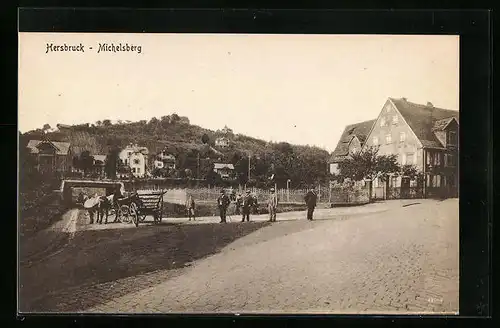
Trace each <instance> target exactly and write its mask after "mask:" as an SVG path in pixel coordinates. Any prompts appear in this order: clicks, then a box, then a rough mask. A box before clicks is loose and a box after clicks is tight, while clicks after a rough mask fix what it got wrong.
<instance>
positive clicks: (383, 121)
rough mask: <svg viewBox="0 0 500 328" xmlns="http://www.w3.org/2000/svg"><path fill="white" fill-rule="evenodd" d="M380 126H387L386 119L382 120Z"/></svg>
mask: <svg viewBox="0 0 500 328" xmlns="http://www.w3.org/2000/svg"><path fill="white" fill-rule="evenodd" d="M380 126H385V117H382V118H381V119H380Z"/></svg>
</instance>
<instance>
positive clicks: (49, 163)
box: [27, 138, 73, 173]
mask: <svg viewBox="0 0 500 328" xmlns="http://www.w3.org/2000/svg"><path fill="white" fill-rule="evenodd" d="M27 148H28V150H29V152H30V154H31V155H32V156H33V157H34V158H35V162H36V170H37V171H38V172H41V173H55V172H59V173H66V172H70V171H71V166H72V163H73V162H72V158H73V156H72V154H73V152H72V149H71V144H70V143H69V142H59V141H50V140H49V139H47V138H44V139H43V140H30V141H29V142H28V145H27Z"/></svg>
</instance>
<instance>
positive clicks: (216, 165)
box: [214, 163, 234, 170]
mask: <svg viewBox="0 0 500 328" xmlns="http://www.w3.org/2000/svg"><path fill="white" fill-rule="evenodd" d="M224 168H228V169H230V170H234V165H233V164H224V163H215V164H214V169H224Z"/></svg>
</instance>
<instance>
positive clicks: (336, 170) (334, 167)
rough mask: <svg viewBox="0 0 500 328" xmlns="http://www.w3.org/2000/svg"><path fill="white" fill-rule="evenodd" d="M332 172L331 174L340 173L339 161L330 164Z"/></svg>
mask: <svg viewBox="0 0 500 328" xmlns="http://www.w3.org/2000/svg"><path fill="white" fill-rule="evenodd" d="M330 173H331V174H338V173H339V165H338V164H337V163H331V164H330Z"/></svg>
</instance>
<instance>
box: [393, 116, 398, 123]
mask: <svg viewBox="0 0 500 328" xmlns="http://www.w3.org/2000/svg"><path fill="white" fill-rule="evenodd" d="M398 119H399V117H398V116H397V115H394V116H393V117H392V124H398Z"/></svg>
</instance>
